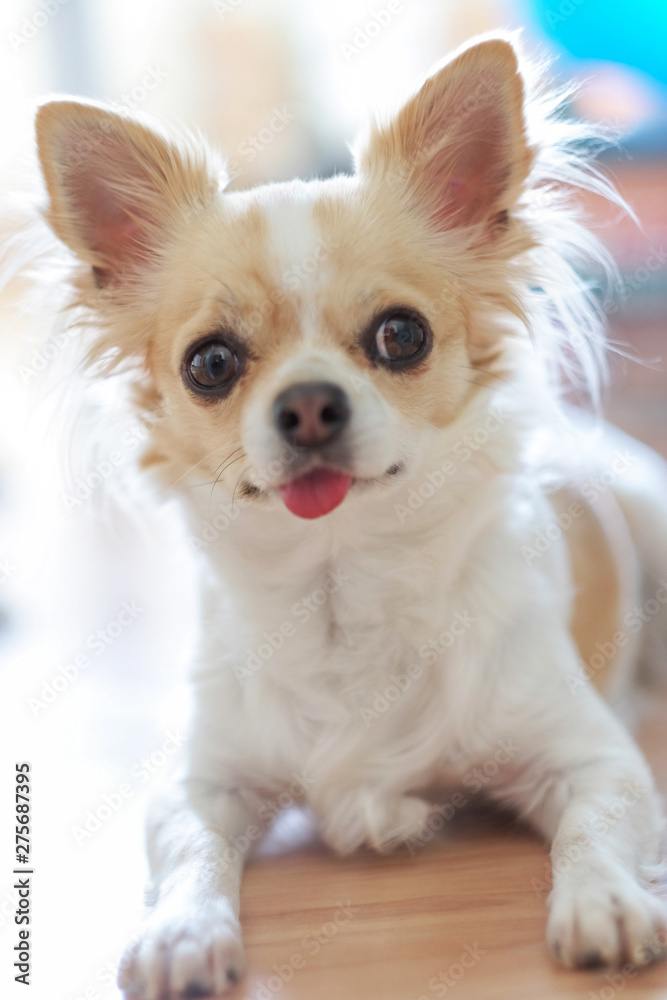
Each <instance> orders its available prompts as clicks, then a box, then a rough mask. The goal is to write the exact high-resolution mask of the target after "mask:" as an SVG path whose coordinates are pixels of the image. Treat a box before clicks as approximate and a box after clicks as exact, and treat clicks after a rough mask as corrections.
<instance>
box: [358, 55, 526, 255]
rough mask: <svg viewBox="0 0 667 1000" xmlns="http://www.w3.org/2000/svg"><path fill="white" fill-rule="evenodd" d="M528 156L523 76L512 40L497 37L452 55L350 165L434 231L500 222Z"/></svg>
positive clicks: (487, 227)
mask: <svg viewBox="0 0 667 1000" xmlns="http://www.w3.org/2000/svg"><path fill="white" fill-rule="evenodd" d="M531 162H532V153H531V150H530V148H529V147H528V144H527V141H526V136H525V131H524V118H523V82H522V79H521V76H520V73H519V67H518V63H517V57H516V53H515V51H514V48H513V47H512V45H511V44H510V43H509V42H507V41H504V40H502V39H499V38H494V39H490V40H488V41H483V42H479V43H477V44H475V45H472V46H471V47H470V48H467V49H465V50H464V51H462V52H461V53H460V54H458V55H456V56H454V57H453V58H452V59H451V60H450V61H449V62H447V63H446V64H445V65H444V66H442V67H441V68H440V69H439V70H438V71H437V72H436V73H434V74H433V76H431V77H429V79H428V80H427V81H426V83H425V84H424V85H423V86H422V88H421V90H419V91H418V93H417V94H416V95H415V96H414V97H413V98H411V99H410V100H409V101H408V102H407V104H405V105H404V106H403V107H402V108H401V110H400V111H399V112H398V114H397V115H396V117H395V118H394V119H393V121H391V122H390V123H389V125H387V126H385V127H376V128H375V129H374V130H373V131H372V132H371V134H370V136H369V138H368V140H367V143H366V146H365V149H364V150H363V152H362V154H361V156H360V157H359V166H358V170H359V173H360V174H361V175H362V176H366V177H368V178H369V179H371V180H372V181H375V182H376V183H378V184H384V185H386V183H387V181H389V182H390V183H392V182H394V183H395V184H397V185H399V187H402V188H404V189H405V190H406V191H407V193H408V194H409V196H410V197H411V200H412V202H413V203H414V202H416V203H417V205H418V206H419V207H420V208H421V209H423V211H424V212H425V213H426V214H427V215H428V216H429V217H430V218H431V220H432V221H433V222H434V223H435V224H436V225H437V226H438V228H441V229H449V228H454V227H458V226H470V225H474V224H479V223H482V224H483V234H484V238H488V237H489V236H490V235H492V233H493V230H494V229H495V228H498V226H502V225H503V224H504V223H505V222H506V219H507V215H506V213H507V211H508V210H509V209H510V208H511V207H512V205H513V203H514V201H515V200H516V198H517V197H518V194H519V192H520V189H521V185H522V182H523V181H524V180H525V178H526V176H527V174H528V171H529V169H530V165H531Z"/></svg>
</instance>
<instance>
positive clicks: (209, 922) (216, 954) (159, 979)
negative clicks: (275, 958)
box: [118, 899, 244, 1000]
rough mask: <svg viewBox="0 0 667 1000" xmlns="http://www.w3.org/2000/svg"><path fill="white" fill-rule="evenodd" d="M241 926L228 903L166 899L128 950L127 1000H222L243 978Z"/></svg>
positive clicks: (121, 980)
mask: <svg viewBox="0 0 667 1000" xmlns="http://www.w3.org/2000/svg"><path fill="white" fill-rule="evenodd" d="M243 966H244V961H243V948H242V945H241V928H240V926H239V922H238V920H237V919H236V917H235V916H234V915H233V913H232V912H231V910H230V908H229V904H228V903H227V901H226V900H224V899H215V900H210V899H209V900H201V901H197V902H192V901H191V902H190V903H189V904H187V905H185V906H184V905H183V904H182V903H180V904H174V903H170V902H169V901H167V902H166V903H165V904H160V905H158V907H157V908H156V909H155V910H154V911H153V912H152V913H151V914H150V916H149V917H148V919H147V920H146V921H145V922H144V924H143V926H142V927H141V930H140V932H139V934H138V935H137V936H136V937H135V939H134V940H133V941H132V943H131V944H130V945H129V946H128V947H127V949H126V951H125V954H124V955H123V957H122V959H121V962H120V966H119V970H118V986H119V988H120V989H121V990H122V992H123V993H124V995H125V997H126V998H127V1000H195V998H203V997H217V996H219V995H220V994H222V993H224V992H225V991H226V990H228V989H230V988H231V987H232V986H233V985H234V984H235V983H236V982H238V980H239V979H240V978H241V976H242V974H243Z"/></svg>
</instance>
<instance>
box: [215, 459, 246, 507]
mask: <svg viewBox="0 0 667 1000" xmlns="http://www.w3.org/2000/svg"><path fill="white" fill-rule="evenodd" d="M235 451H240V452H241V453H242V454H240V455H237V456H236V458H232V457H231V455H228V456H227V458H226V459H223V461H222V462H221V463H220V465H222V468H220V465H219V466H218V469H220V471H219V472H218V474H217V476H216V477H215V481H214V483H213V485H212V486H211V495H210V497H209V499H208V509H209V512H210V510H211V504H212V503H213V491H214V489H215V488H216V486H217V485H218V483H219V482H220V477H221V476H222V474H223V472H224V471H225V470H226V469H228V468H229V467H230V465H234V463H235V462H240V461H241V459H242V458H243V457H244V455H243V449H242V448H236V449H235ZM231 454H232V455H233V454H234V451H233V452H232V453H231ZM216 471H217V470H216ZM214 475H215V473H214ZM233 503H234V501H233V500H232V504H233Z"/></svg>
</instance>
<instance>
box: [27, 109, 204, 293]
mask: <svg viewBox="0 0 667 1000" xmlns="http://www.w3.org/2000/svg"><path fill="white" fill-rule="evenodd" d="M36 130H37V148H38V152H39V159H40V163H41V167H42V172H43V174H44V179H45V181H46V187H47V191H48V195H49V206H48V209H47V213H46V218H47V221H48V223H49V225H50V226H51V228H52V229H53V231H54V232H55V234H56V236H58V237H59V238H60V239H61V240H62V241H63V243H65V244H66V245H67V246H68V247H69V248H70V249H71V250H73V251H74V253H76V254H77V256H78V257H79V258H80V259H81V260H82V261H84V262H85V263H88V264H90V265H91V267H92V268H93V269H94V272H95V275H96V279H97V283H98V284H99V285H102V286H111V287H115V286H122V285H126V284H128V283H129V284H134V283H135V282H136V281H137V279H138V278H139V277H140V275H141V272H142V270H144V269H145V268H146V267H147V266H150V265H151V263H153V262H154V261H155V259H156V258H158V257H159V255H160V252H161V250H162V249H163V248H164V247H165V245H166V244H167V243H168V242H169V240H170V238H173V236H174V235H175V234H176V232H177V231H178V229H179V228H180V227H182V225H183V223H184V221H185V220H186V219H187V217H188V215H189V214H190V213H192V212H193V211H197V210H199V209H200V208H202V207H203V206H205V205H206V204H208V203H210V201H211V200H212V199H213V198H214V197H215V195H216V192H217V191H218V190H219V187H220V180H219V178H220V170H219V165H218V164H215V163H213V162H211V157H210V154H209V153H208V151H207V150H206V148H205V147H204V146H203V144H201V143H199V142H197V143H195V142H188V141H187V140H183V141H178V142H176V141H174V140H171V139H168V138H167V137H165V136H163V135H162V134H160V132H159V131H158V130H157V129H156V128H153V127H148V126H147V125H144V124H142V123H140V122H139V121H137V120H135V119H133V118H130V117H128V116H126V115H124V114H122V113H118V112H116V111H111V110H108V109H106V108H104V107H102V106H100V105H96V104H90V103H83V102H80V101H72V100H63V101H51V102H49V103H48V104H44V105H42V106H41V107H40V109H39V111H38V112H37V120H36Z"/></svg>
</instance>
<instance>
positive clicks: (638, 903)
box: [547, 871, 667, 968]
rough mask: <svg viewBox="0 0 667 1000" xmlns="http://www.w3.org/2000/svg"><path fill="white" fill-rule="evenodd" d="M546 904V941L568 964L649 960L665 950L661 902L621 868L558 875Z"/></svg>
mask: <svg viewBox="0 0 667 1000" xmlns="http://www.w3.org/2000/svg"><path fill="white" fill-rule="evenodd" d="M550 908H551V912H550V915H549V922H548V926H547V941H548V944H549V947H550V949H551V951H552V953H553V955H554V957H555V958H556V959H558V961H560V962H562V963H563V964H564V965H567V966H568V967H570V968H574V967H578V968H591V967H595V966H602V965H609V966H619V965H622V964H624V963H626V962H631V963H632V964H634V965H637V966H641V965H648V964H649V963H650V962H654V961H655V960H656V959H657V958H660V957H662V956H663V955H664V954H665V950H666V945H667V922H666V916H667V914H666V911H665V907H664V905H663V904H662V902H661V901H660V900H659V899H657V898H656V897H655V896H654V895H652V894H651V893H650V892H648V891H647V890H646V889H643V888H642V887H641V886H640V885H639V884H638V883H637V882H636V881H635V880H634V879H633V878H632V877H631V876H630V875H628V874H627V873H626V872H624V871H618V872H614V873H611V874H610V873H606V874H604V875H603V874H601V873H599V872H595V873H581V874H580V877H579V878H577V879H574V878H566V879H561V880H559V881H558V882H557V883H556V885H555V887H554V890H553V892H552V894H551V900H550Z"/></svg>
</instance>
